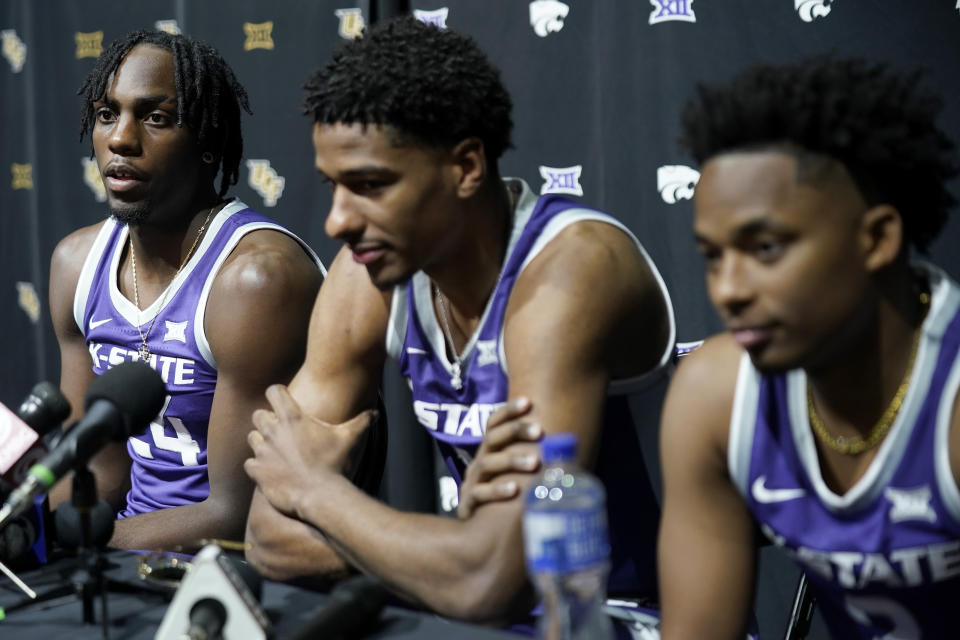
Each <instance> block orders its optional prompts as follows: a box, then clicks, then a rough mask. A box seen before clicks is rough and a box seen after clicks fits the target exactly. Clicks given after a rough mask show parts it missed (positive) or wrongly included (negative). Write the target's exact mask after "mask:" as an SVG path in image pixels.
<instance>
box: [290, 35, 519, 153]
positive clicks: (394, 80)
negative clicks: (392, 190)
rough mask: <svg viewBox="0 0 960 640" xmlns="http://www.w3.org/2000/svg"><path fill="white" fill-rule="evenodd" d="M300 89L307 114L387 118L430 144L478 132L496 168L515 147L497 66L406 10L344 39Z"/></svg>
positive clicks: (319, 118)
mask: <svg viewBox="0 0 960 640" xmlns="http://www.w3.org/2000/svg"><path fill="white" fill-rule="evenodd" d="M304 89H306V90H307V96H306V99H305V101H304V114H305V115H312V116H313V118H314V121H315V122H319V123H322V124H335V123H338V122H342V123H346V124H354V123H358V124H364V125H367V124H377V125H386V126H389V127H391V128H392V129H394V131H395V132H396V133H398V134H400V136H401V137H404V136H409V137H411V138H413V139H414V140H416V141H418V142H421V143H423V144H426V145H429V146H452V145H454V144H456V143H458V142H460V141H461V140H463V139H465V138H468V137H471V136H476V137H477V138H480V140H481V141H482V142H483V146H484V150H485V152H486V156H487V158H488V160H489V161H490V162H491V163H492V166H494V167H496V161H497V160H498V159H499V157H500V156H501V155H502V154H503V152H504V151H505V150H507V149H508V148H510V147H511V146H512V145H511V143H510V131H511V129H512V128H513V122H512V121H511V119H510V110H511V108H512V106H513V105H512V103H511V101H510V96H509V94H508V93H507V90H506V89H505V88H504V86H503V84H502V83H501V81H500V73H499V71H497V69H495V68H494V67H493V66H492V65H491V64H490V61H489V60H487V57H486V55H484V53H483V52H482V51H481V50H480V49H479V47H478V46H477V44H476V43H475V42H474V41H473V40H472V39H471V38H469V37H467V36H464V35H461V34H458V33H455V32H453V31H451V30H449V29H438V28H437V27H435V26H432V25H426V24H424V23H422V22H420V21H419V20H415V19H413V18H411V17H402V18H398V19H394V20H390V21H387V22H384V23H382V24H378V25H375V26H373V27H371V28H370V29H368V30H367V31H366V32H365V33H364V35H363V36H362V37H361V38H359V39H357V40H354V41H352V42H349V43H346V44H345V45H344V46H343V47H342V48H341V49H340V50H339V51H338V52H337V53H336V54H335V55H334V57H333V61H332V62H330V63H329V64H328V65H327V66H326V67H325V68H323V69H320V70H318V71H316V72H314V73H313V74H312V75H311V76H310V78H309V79H308V80H307V82H306V84H304Z"/></svg>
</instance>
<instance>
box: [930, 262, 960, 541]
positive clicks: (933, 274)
mask: <svg viewBox="0 0 960 640" xmlns="http://www.w3.org/2000/svg"><path fill="white" fill-rule="evenodd" d="M922 266H923V267H925V268H926V270H927V272H928V275H929V277H930V282H931V290H932V293H933V295H931V299H930V306H931V313H932V309H933V307H935V306H936V307H942V308H943V313H941V314H938V316H937V318H936V319H935V320H936V321H935V322H933V323H931V326H930V331H929V332H926V333H928V335H930V336H931V337H932V338H934V339H939V338H940V337H941V336H942V335H943V333H944V331H945V330H946V328H947V325H948V324H949V321H950V320H951V319H952V318H953V317H954V316H955V315H956V314H957V311H958V309H960V290H957V289H956V288H953V287H947V286H943V287H937V284H938V283H939V282H942V281H943V279H944V278H945V277H946V276H945V274H944V273H943V272H942V271H941V270H940V269H938V268H936V267H934V266H933V265H928V264H924V265H922ZM958 389H960V357H958V358H956V359H955V360H954V361H953V365H952V366H951V368H950V374H949V376H947V381H946V382H945V383H944V387H943V395H942V396H941V397H940V406H939V407H938V408H937V427H936V429H937V430H936V433H935V435H934V441H933V457H934V471H935V475H936V478H937V488H938V489H939V490H940V498H941V499H942V500H943V505H944V507H945V508H946V509H947V512H948V513H949V514H950V515H951V516H952V517H953V519H954V521H955V522H957V523H960V488H958V487H957V481H956V479H955V477H954V473H953V469H952V468H951V467H950V428H951V423H952V418H953V409H954V405H955V404H956V402H957V391H958Z"/></svg>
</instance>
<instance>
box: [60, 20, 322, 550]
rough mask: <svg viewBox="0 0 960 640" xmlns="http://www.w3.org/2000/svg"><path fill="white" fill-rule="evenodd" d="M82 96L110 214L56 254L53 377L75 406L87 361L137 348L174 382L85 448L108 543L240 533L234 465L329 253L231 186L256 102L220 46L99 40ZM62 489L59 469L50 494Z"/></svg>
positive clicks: (244, 493) (239, 487) (150, 36)
mask: <svg viewBox="0 0 960 640" xmlns="http://www.w3.org/2000/svg"><path fill="white" fill-rule="evenodd" d="M80 94H81V96H82V99H83V110H82V114H83V117H82V123H81V138H82V137H83V136H85V135H86V134H87V133H90V135H91V138H92V143H93V151H94V153H95V154H96V158H97V164H98V165H99V168H100V175H101V177H102V178H103V181H104V185H105V186H106V190H107V201H108V205H109V207H110V217H109V218H108V219H107V220H106V221H103V222H100V223H97V224H94V225H92V226H89V227H84V228H82V229H79V230H78V231H75V232H74V233H72V234H70V235H69V236H67V237H66V238H65V239H63V240H62V241H61V242H60V243H59V245H58V246H57V248H56V250H55V251H54V254H53V259H52V264H51V273H50V308H51V313H52V318H53V325H54V329H55V332H56V335H57V340H58V343H59V346H60V353H61V387H62V389H63V391H64V393H65V395H66V396H67V398H68V399H69V400H70V404H71V406H72V407H73V416H72V418H77V417H79V415H80V413H82V412H81V407H82V406H83V396H84V393H85V391H86V388H87V386H88V385H89V383H90V381H91V380H92V379H93V377H94V376H95V375H98V374H100V373H103V372H104V371H105V370H106V369H108V368H110V367H112V366H114V365H116V364H119V363H121V362H124V361H127V360H143V361H146V362H149V364H150V366H152V367H153V368H154V369H156V370H157V371H158V372H159V373H160V374H161V376H162V377H163V380H164V382H165V384H166V388H167V394H168V395H167V399H166V402H165V404H164V406H163V409H162V411H161V412H160V415H158V416H157V417H156V419H155V420H154V421H153V423H152V424H151V425H149V426H147V427H146V428H145V429H144V430H143V431H142V432H140V433H137V434H135V435H134V436H133V437H131V438H130V439H129V441H128V442H126V443H124V444H122V445H120V444H113V445H109V446H108V447H107V448H106V449H105V450H104V451H102V452H101V453H100V454H99V455H98V456H96V457H95V458H94V460H93V461H92V462H91V464H90V466H91V468H92V469H93V470H94V472H95V475H96V479H97V483H98V489H99V491H100V493H101V495H102V497H104V498H106V499H107V500H108V501H109V502H110V503H111V505H112V506H113V507H114V508H115V509H117V510H118V516H119V518H120V520H119V521H118V522H117V524H116V529H115V533H114V536H113V539H112V540H111V541H110V545H111V546H114V547H122V548H136V549H149V548H157V547H170V546H172V545H175V544H184V545H190V544H192V543H194V541H196V540H198V539H199V538H205V537H219V538H234V539H237V538H240V536H242V535H243V531H244V526H245V521H246V513H247V510H248V508H249V502H250V496H251V493H252V491H253V485H252V483H251V482H250V481H249V479H248V478H247V477H246V476H245V474H244V473H243V469H242V464H241V463H242V461H243V460H244V459H245V458H246V457H247V456H248V455H249V449H248V448H247V446H246V441H245V437H246V433H247V431H248V430H249V429H250V428H251V422H250V415H251V414H252V413H253V411H254V410H255V409H256V408H257V407H260V406H265V402H264V400H263V392H264V389H265V388H266V387H267V385H269V384H271V383H274V382H278V381H284V380H288V379H289V378H290V377H291V376H292V375H293V373H294V372H295V371H296V370H297V367H299V366H300V364H301V362H302V361H303V354H304V349H305V344H306V331H307V324H308V319H309V313H310V308H311V305H312V302H313V300H314V298H315V295H316V292H317V290H318V288H319V286H320V282H321V280H322V275H321V272H320V269H319V268H318V265H319V262H318V260H317V258H316V256H315V255H314V254H313V253H312V252H311V251H310V250H309V249H308V248H307V247H306V246H305V245H303V243H302V242H300V241H299V240H297V239H296V238H295V237H293V236H292V235H291V234H290V233H289V232H287V231H286V230H284V229H282V228H281V227H279V226H278V225H276V224H275V223H273V222H271V221H269V220H267V219H266V218H264V217H262V216H260V215H259V214H257V213H255V212H253V211H252V210H250V209H249V208H247V206H246V205H244V204H243V203H241V202H239V201H237V200H228V199H226V198H225V196H226V193H227V189H228V188H229V187H230V185H231V184H234V183H236V181H237V174H238V166H239V162H240V156H241V151H242V144H243V143H242V139H241V134H240V111H241V109H243V110H247V111H249V108H248V106H247V95H246V92H245V91H244V89H243V87H242V86H241V85H240V84H239V82H238V81H237V80H236V78H235V77H234V75H233V72H232V71H231V70H230V67H229V66H228V65H227V63H226V62H225V61H224V60H223V58H221V57H220V55H219V54H218V53H217V52H216V51H215V50H214V49H213V48H211V47H209V46H207V45H205V44H203V43H200V42H198V41H195V40H193V39H191V38H188V37H186V36H179V35H169V34H166V33H163V32H143V31H138V32H134V33H131V34H129V35H127V36H125V37H123V38H120V39H118V40H116V41H115V42H113V43H112V44H111V45H110V46H108V47H107V48H106V50H105V51H104V52H103V54H102V55H101V56H100V58H99V59H98V60H97V62H96V64H95V65H94V67H93V69H92V70H91V71H90V74H89V75H88V76H87V79H86V82H85V83H84V85H83V87H82V88H81V89H80ZM218 172H219V173H220V174H221V178H220V184H219V189H218V188H216V187H215V184H214V183H215V179H216V176H217V173H218ZM65 490H66V491H65ZM68 491H69V482H63V483H61V484H60V485H59V486H58V487H57V488H56V493H57V494H58V495H55V496H54V500H55V501H56V500H58V499H63V498H64V497H65V494H67V493H68Z"/></svg>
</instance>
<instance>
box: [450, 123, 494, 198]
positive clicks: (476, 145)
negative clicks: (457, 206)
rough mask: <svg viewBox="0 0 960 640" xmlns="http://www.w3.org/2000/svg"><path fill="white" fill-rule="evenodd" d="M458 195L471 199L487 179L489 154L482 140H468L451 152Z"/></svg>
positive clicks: (460, 143) (458, 144)
mask: <svg viewBox="0 0 960 640" xmlns="http://www.w3.org/2000/svg"><path fill="white" fill-rule="evenodd" d="M450 153H451V156H452V158H453V169H454V171H453V176H454V180H455V181H456V189H457V195H458V196H459V197H461V198H469V197H471V196H472V195H474V194H475V193H476V192H477V191H478V190H479V188H480V185H482V184H483V183H484V181H485V180H486V178H487V154H486V151H485V150H484V148H483V141H482V140H480V138H466V139H464V140H462V141H460V142H459V143H457V145H456V146H455V147H454V148H453V149H452V150H451V152H450Z"/></svg>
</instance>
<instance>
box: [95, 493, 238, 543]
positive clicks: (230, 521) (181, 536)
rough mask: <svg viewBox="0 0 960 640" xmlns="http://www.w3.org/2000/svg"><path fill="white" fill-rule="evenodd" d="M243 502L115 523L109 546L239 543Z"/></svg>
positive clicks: (201, 505)
mask: <svg viewBox="0 0 960 640" xmlns="http://www.w3.org/2000/svg"><path fill="white" fill-rule="evenodd" d="M246 513H247V505H246V504H245V503H227V502H223V503H217V502H215V501H212V500H210V499H208V500H205V501H204V502H199V503H197V504H189V505H183V506H179V507H170V508H168V509H157V510H156V511H151V512H149V513H143V514H140V515H136V516H132V517H130V518H124V519H122V520H117V522H116V526H115V527H114V531H113V537H112V538H110V543H109V546H110V547H113V548H116V549H170V548H171V547H174V546H176V545H182V546H184V547H191V546H193V545H195V544H196V543H197V541H198V540H200V539H201V538H221V539H226V540H240V539H242V536H243V529H244V524H245V521H246Z"/></svg>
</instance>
